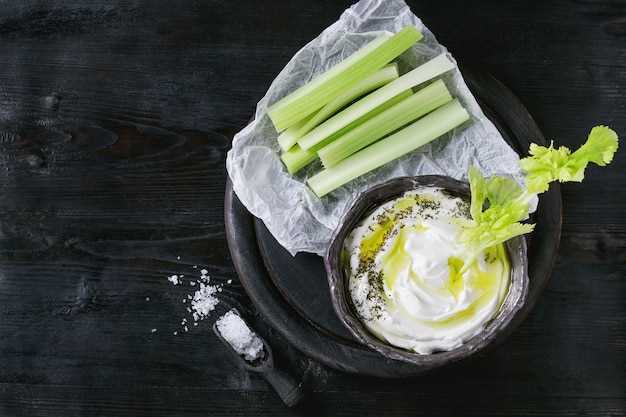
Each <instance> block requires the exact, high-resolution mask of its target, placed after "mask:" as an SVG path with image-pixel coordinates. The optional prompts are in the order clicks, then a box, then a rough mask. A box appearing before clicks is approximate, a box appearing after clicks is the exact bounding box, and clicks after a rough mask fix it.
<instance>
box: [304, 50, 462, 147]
mask: <svg viewBox="0 0 626 417" xmlns="http://www.w3.org/2000/svg"><path fill="white" fill-rule="evenodd" d="M454 68H455V65H454V62H452V60H451V59H450V58H449V57H448V55H447V54H446V53H443V54H441V55H439V56H437V57H435V58H433V59H431V60H430V61H428V62H426V63H425V64H422V65H420V66H419V67H417V68H415V69H413V70H412V71H409V72H407V73H406V74H404V75H403V76H402V77H400V78H398V79H397V80H394V81H392V82H390V83H389V84H387V85H385V86H384V87H381V88H379V89H378V90H376V91H374V92H373V93H370V94H368V95H367V96H365V97H363V98H362V99H360V100H359V101H357V102H356V103H354V104H352V105H351V106H349V107H347V108H346V109H344V110H342V111H341V112H339V113H337V114H336V115H334V116H333V117H331V118H330V119H328V120H326V121H325V122H324V123H322V124H320V125H319V126H317V127H316V128H315V129H313V130H311V131H310V132H309V133H307V134H306V135H304V136H303V137H302V138H300V139H298V144H299V145H300V146H301V147H302V148H303V149H311V148H312V147H313V146H315V145H316V144H318V143H320V142H321V141H323V140H324V139H325V138H327V137H328V136H330V135H332V134H333V133H335V132H336V131H338V130H339V129H341V128H342V127H344V126H346V125H347V124H349V123H351V122H352V121H353V120H356V119H358V118H359V117H361V116H363V115H364V114H367V113H368V112H370V111H371V110H372V109H373V108H375V107H377V106H379V105H380V104H381V103H383V102H385V101H387V100H389V99H390V98H391V97H393V96H395V95H397V94H398V93H399V92H401V91H404V90H406V89H408V88H411V87H415V86H417V85H419V84H422V83H424V82H426V81H428V80H430V79H433V78H435V77H437V76H439V75H441V74H443V73H444V72H447V71H450V70H452V69H454Z"/></svg>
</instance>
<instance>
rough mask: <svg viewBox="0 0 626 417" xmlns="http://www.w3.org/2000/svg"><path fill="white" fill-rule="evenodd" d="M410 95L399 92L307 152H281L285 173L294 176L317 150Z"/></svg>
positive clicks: (297, 148)
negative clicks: (285, 168)
mask: <svg viewBox="0 0 626 417" xmlns="http://www.w3.org/2000/svg"><path fill="white" fill-rule="evenodd" d="M412 94H413V92H412V91H411V90H406V91H403V92H401V93H400V94H398V95H397V96H395V97H394V98H392V99H391V100H389V101H387V102H385V103H383V104H382V105H381V106H378V107H376V108H375V109H374V110H372V111H371V112H369V113H368V114H366V115H365V116H363V117H361V118H359V119H358V120H355V121H354V122H352V123H350V124H349V125H348V126H346V127H344V128H343V129H341V130H339V131H338V132H337V133H335V134H334V135H332V136H329V137H327V138H326V139H324V140H323V141H322V142H320V143H318V144H317V145H315V146H314V147H313V148H311V149H309V150H308V151H307V150H304V149H302V148H301V147H300V146H299V145H297V144H296V145H294V146H293V147H292V148H291V149H289V150H288V151H286V152H283V153H282V154H281V156H280V158H281V159H282V161H283V163H284V164H285V166H286V167H287V171H288V172H289V173H290V174H295V173H296V172H298V171H299V170H301V169H302V168H304V167H305V166H307V165H308V164H310V163H311V162H313V161H315V160H316V159H317V157H318V156H317V152H316V151H317V150H318V149H320V148H322V147H324V146H326V145H328V144H330V143H332V141H333V140H335V139H337V138H339V137H341V136H342V135H344V134H346V133H348V132H349V131H350V130H351V129H354V128H356V127H357V126H359V125H361V124H362V123H364V122H365V121H367V120H369V119H371V118H372V117H375V116H377V115H379V114H380V113H382V112H384V111H385V110H387V109H389V108H391V107H393V106H395V105H397V104H398V103H400V102H402V101H404V100H406V99H407V98H408V97H411V95H412Z"/></svg>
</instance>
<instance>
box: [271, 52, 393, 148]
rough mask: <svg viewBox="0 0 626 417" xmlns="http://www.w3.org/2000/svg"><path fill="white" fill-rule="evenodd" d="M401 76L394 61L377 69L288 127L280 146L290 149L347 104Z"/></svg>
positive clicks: (280, 137)
mask: <svg viewBox="0 0 626 417" xmlns="http://www.w3.org/2000/svg"><path fill="white" fill-rule="evenodd" d="M399 76H400V74H399V73H398V65H397V64H396V63H392V64H390V65H387V66H386V67H384V68H381V69H380V70H378V71H376V72H375V73H373V74H372V75H370V76H369V77H367V78H364V79H362V80H361V81H358V82H357V83H356V84H354V85H352V86H351V87H350V88H348V89H347V90H346V91H344V92H343V93H342V94H340V95H338V96H337V97H335V99H334V100H332V101H330V102H329V103H327V104H326V105H325V106H324V107H322V108H321V109H320V110H319V111H318V112H316V113H314V114H313V115H312V116H310V117H307V118H306V119H304V120H302V121H300V122H298V123H296V124H295V125H293V126H291V127H289V128H287V130H285V131H283V132H282V133H281V134H280V135H278V144H279V145H280V148H281V149H282V150H283V151H286V150H288V149H289V148H291V147H292V146H293V145H295V144H296V142H297V141H298V139H300V138H301V137H302V136H304V135H305V134H307V133H308V132H310V131H311V129H313V128H314V127H315V126H317V125H319V124H320V123H322V122H323V121H324V120H326V119H328V118H329V117H330V116H332V115H333V114H335V113H336V112H337V111H338V110H340V109H341V108H342V107H345V106H346V104H348V103H350V102H352V101H354V100H355V99H357V98H359V97H361V96H362V95H364V94H366V93H369V92H370V91H372V90H375V89H377V88H379V87H381V86H383V85H385V84H387V83H389V82H390V81H393V80H395V79H396V78H398V77H399Z"/></svg>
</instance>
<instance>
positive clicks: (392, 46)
mask: <svg viewBox="0 0 626 417" xmlns="http://www.w3.org/2000/svg"><path fill="white" fill-rule="evenodd" d="M421 38H422V34H421V33H420V32H419V31H418V30H417V29H415V28H414V27H412V26H407V27H405V28H403V29H402V30H400V31H399V32H398V33H396V34H395V35H393V36H391V37H390V36H388V35H382V36H380V37H378V38H376V39H375V40H374V41H372V42H370V43H368V44H367V45H365V46H364V47H363V48H361V49H359V50H358V51H356V52H355V53H354V54H352V55H350V56H349V57H348V58H346V59H344V60H343V61H342V62H340V63H339V64H337V65H335V66H334V67H332V68H331V69H329V70H328V71H326V72H324V73H323V74H321V75H319V76H317V77H316V78H314V79H313V80H312V81H310V82H309V83H307V84H305V85H303V86H302V87H300V88H298V89H297V90H295V91H294V92H292V93H291V94H289V95H287V96H286V97H284V98H282V99H281V100H279V101H278V102H276V103H274V104H273V105H272V106H270V108H269V109H268V115H269V117H270V119H271V120H272V122H273V123H274V127H275V128H276V130H277V131H279V132H282V131H283V130H285V129H286V128H288V127H289V126H292V125H294V124H296V123H297V122H299V121H300V120H302V119H304V118H305V117H307V116H308V115H310V114H312V113H313V112H315V111H317V110H319V109H320V108H321V107H322V106H323V105H325V104H326V103H328V102H330V101H331V100H333V99H334V98H335V97H337V96H338V95H340V94H342V93H343V92H344V91H345V90H346V89H347V88H349V87H350V85H352V84H354V83H356V82H357V81H359V80H361V79H363V78H364V77H367V76H368V75H370V74H373V73H374V72H375V71H376V70H378V69H380V68H382V67H383V66H385V65H386V64H388V63H389V62H391V61H392V60H393V59H395V58H396V57H398V56H399V55H400V54H401V53H402V52H404V51H406V50H407V49H408V48H409V47H411V45H413V44H414V43H415V42H417V41H418V40H420V39H421ZM404 90H406V89H404Z"/></svg>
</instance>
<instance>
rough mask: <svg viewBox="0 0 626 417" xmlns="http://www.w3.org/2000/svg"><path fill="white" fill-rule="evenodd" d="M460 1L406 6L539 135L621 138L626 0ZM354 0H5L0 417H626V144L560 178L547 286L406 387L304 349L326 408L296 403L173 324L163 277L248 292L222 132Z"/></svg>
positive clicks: (173, 291)
mask: <svg viewBox="0 0 626 417" xmlns="http://www.w3.org/2000/svg"><path fill="white" fill-rule="evenodd" d="M469 3H470V2H465V1H456V2H453V1H438V2H427V1H421V2H414V4H413V5H412V7H413V10H414V11H415V12H416V13H417V14H418V15H419V16H420V17H421V18H422V19H423V20H424V22H425V23H426V24H427V25H428V26H429V27H430V29H431V30H432V31H434V32H435V33H436V34H437V36H438V38H439V40H440V41H441V42H442V43H443V44H445V45H447V46H448V47H449V49H450V50H451V51H452V52H453V53H454V54H455V56H456V57H457V58H458V59H459V60H460V61H461V62H462V63H464V64H469V65H472V66H474V67H476V68H480V69H483V70H485V71H488V72H491V73H492V74H494V75H495V76H496V77H497V78H499V79H500V80H502V81H503V82H504V83H505V84H506V85H508V86H509V87H510V88H511V89H512V90H513V91H514V92H515V93H516V94H517V95H518V96H519V97H520V98H521V99H522V101H523V102H524V103H525V104H526V105H527V107H528V108H529V110H530V111H531V113H532V114H533V115H534V116H535V118H536V120H537V122H538V124H539V125H540V126H541V127H542V129H543V130H544V132H545V134H546V136H547V137H548V138H554V139H556V140H557V141H558V143H560V144H565V145H569V146H576V145H577V144H580V143H581V142H582V141H583V140H584V139H585V136H586V133H587V132H588V130H589V128H590V127H591V126H593V125H594V124H597V123H600V122H605V123H608V124H610V125H611V126H613V127H614V128H615V129H616V130H617V131H618V132H619V133H620V134H621V135H622V136H625V135H626V98H625V97H626V2H624V1H579V2H571V1H564V2H535V3H530V4H529V3H528V2H526V1H515V2H501V1H491V2H480V3H474V4H469ZM348 5H349V2H331V1H323V2H322V1H319V2H318V1H303V0H297V1H295V0H294V1H283V2H267V3H266V4H262V3H261V2H256V1H251V0H247V1H243V2H226V1H224V2H215V1H153V2H143V1H134V0H129V1H119V2H105V1H95V0H91V1H80V2H79V1H74V0H54V1H47V2H35V1H32V2H13V1H3V2H0V415H1V416H3V417H4V416H20V415H23V416H64V417H65V416H126V415H128V416H147V415H150V416H208V415H210V416H213V415H215V416H240V415H241V416H244V415H245V416H282V415H314V416H322V415H323V416H331V415H341V416H363V415H372V416H401V415H407V416H408V415H411V416H416V415H424V416H464V415H471V416H481V417H483V416H496V415H497V416H514V415H520V416H523V415H533V416H560V415H563V416H565V415H567V416H572V415H577V416H594V417H597V416H623V415H625V413H626V297H625V296H626V276H625V275H626V274H625V273H626V198H625V196H624V195H625V193H626V191H625V186H626V152H624V150H622V151H621V152H619V153H618V154H617V156H616V158H615V161H614V163H613V165H612V166H611V167H610V168H606V169H602V170H599V169H595V168H592V169H591V170H590V171H589V175H588V179H586V180H585V182H584V183H583V184H581V185H579V184H566V185H565V186H564V187H563V194H564V195H563V196H564V207H565V209H564V218H565V222H564V226H563V239H562V245H561V251H560V256H559V259H558V262H557V265H556V268H555V270H554V274H553V277H552V280H551V282H550V284H549V286H548V288H547V290H546V291H545V293H544V295H543V296H542V298H541V300H540V302H539V303H538V305H537V307H536V309H535V310H534V311H533V312H532V313H531V315H530V317H529V318H528V320H527V321H526V322H525V323H524V324H523V325H522V326H521V328H520V329H519V330H518V331H517V332H515V333H514V335H513V336H512V337H511V338H510V339H509V340H508V341H507V342H506V343H504V344H503V345H502V346H500V347H499V348H497V349H496V350H495V351H493V352H490V353H487V354H485V355H483V356H481V357H478V358H475V359H473V360H471V361H469V362H466V363H462V364H459V365H457V366H454V367H452V368H449V369H445V370H443V371H441V372H437V373H433V374H430V375H426V376H423V377H420V378H416V379H412V380H408V381H386V380H378V379H372V378H357V377H354V376H349V375H344V374H340V373H338V372H335V371H331V370H328V369H326V368H324V367H322V366H320V365H318V364H315V363H309V365H308V366H309V367H310V371H311V375H312V377H311V384H312V389H313V391H314V392H313V394H312V399H313V401H311V402H310V403H309V404H308V406H307V407H303V408H301V409H299V410H295V411H288V410H286V409H284V408H283V407H282V405H281V404H280V403H279V401H278V400H277V398H276V397H275V396H274V394H273V392H271V391H270V390H269V389H268V387H267V385H266V384H265V382H264V381H263V380H262V379H260V378H258V377H257V376H254V375H253V376H251V375H248V374H247V373H245V372H243V371H241V370H238V369H237V368H234V367H233V366H232V365H231V364H230V363H229V362H227V360H226V353H225V351H224V348H223V347H222V346H221V345H220V344H219V342H218V341H217V340H216V339H215V338H214V337H213V336H212V335H211V334H210V333H209V327H210V322H211V320H207V321H205V322H203V323H202V324H201V325H200V326H198V327H192V328H191V329H190V331H189V332H188V333H185V332H184V331H181V326H180V320H181V317H183V316H184V315H185V313H186V312H185V310H184V309H185V305H184V304H182V303H181V301H180V300H181V299H182V298H183V297H185V295H186V294H188V293H189V292H190V291H191V288H192V287H190V286H189V285H188V282H187V281H186V282H185V284H184V285H182V286H176V287H174V286H172V285H171V284H170V283H168V282H167V279H166V277H167V276H168V275H171V274H175V273H178V274H180V273H182V274H186V275H187V277H186V278H185V279H187V278H188V277H191V276H193V275H194V274H195V273H197V270H195V269H193V265H198V266H199V267H201V268H206V269H207V270H208V271H209V274H210V275H211V277H212V278H211V279H212V280H213V282H215V283H217V282H220V283H224V284H225V287H224V291H223V293H222V294H221V299H222V303H221V305H220V310H219V311H218V312H223V311H224V309H225V308H227V307H229V306H237V307H241V308H244V309H245V308H246V307H248V306H249V301H248V300H247V298H246V295H245V294H244V292H243V290H242V288H241V286H240V285H239V284H238V282H237V277H236V275H235V272H234V270H233V267H232V264H231V261H230V259H229V253H228V249H227V247H226V241H225V237H224V225H223V216H222V205H223V195H224V183H225V179H226V172H225V167H224V159H225V155H226V152H227V150H228V148H229V142H230V137H231V135H232V134H233V133H234V132H236V131H237V130H239V129H241V128H242V127H243V126H244V125H245V124H246V122H247V120H248V119H249V117H250V116H251V113H252V112H253V109H254V106H255V104H256V102H257V100H258V99H259V98H260V97H261V96H262V95H263V94H264V92H265V90H266V89H267V87H268V85H269V83H270V82H271V80H272V79H273V77H274V76H275V75H276V74H277V72H278V71H279V70H280V69H281V68H282V66H283V65H284V64H285V62H286V61H287V60H288V59H289V58H290V56H291V55H292V54H293V53H294V52H295V51H297V50H298V48H299V47H301V46H302V45H303V44H305V43H306V42H307V41H308V40H310V39H311V38H312V37H314V36H315V35H317V34H318V33H319V32H320V31H321V30H322V29H323V28H325V27H326V26H327V25H329V24H330V23H332V22H333V21H335V20H336V18H337V17H338V15H339V14H340V13H341V11H342V10H344V9H345V8H346V7H347V6H348ZM179 257H180V258H179ZM230 279H232V280H233V282H232V284H226V282H227V281H228V280H230ZM152 329H156V332H152ZM174 331H178V332H179V333H178V335H177V336H174V335H173V332H174Z"/></svg>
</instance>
